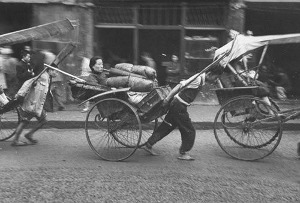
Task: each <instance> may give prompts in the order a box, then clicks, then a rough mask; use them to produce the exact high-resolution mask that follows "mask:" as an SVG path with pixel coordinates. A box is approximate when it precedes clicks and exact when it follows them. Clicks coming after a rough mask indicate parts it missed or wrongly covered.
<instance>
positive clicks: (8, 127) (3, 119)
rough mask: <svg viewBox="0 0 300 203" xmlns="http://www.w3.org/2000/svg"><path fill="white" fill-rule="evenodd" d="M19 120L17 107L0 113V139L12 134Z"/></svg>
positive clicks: (2, 139)
mask: <svg viewBox="0 0 300 203" xmlns="http://www.w3.org/2000/svg"><path fill="white" fill-rule="evenodd" d="M19 122H20V115H19V111H18V109H17V108H14V109H12V110H10V111H7V112H5V113H3V114H1V113H0V141H5V140H8V139H9V138H11V137H12V136H14V134H15V130H16V128H17V126H18V124H19Z"/></svg>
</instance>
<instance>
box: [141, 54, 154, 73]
mask: <svg viewBox="0 0 300 203" xmlns="http://www.w3.org/2000/svg"><path fill="white" fill-rule="evenodd" d="M141 58H142V60H143V61H144V63H145V65H146V66H149V67H151V68H153V69H154V70H156V63H155V61H154V59H153V58H152V56H151V54H150V53H149V52H143V53H142V55H141Z"/></svg>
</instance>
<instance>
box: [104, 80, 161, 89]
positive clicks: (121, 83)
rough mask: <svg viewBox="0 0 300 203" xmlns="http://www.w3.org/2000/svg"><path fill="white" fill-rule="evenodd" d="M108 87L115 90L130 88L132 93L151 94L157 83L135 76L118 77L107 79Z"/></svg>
mask: <svg viewBox="0 0 300 203" xmlns="http://www.w3.org/2000/svg"><path fill="white" fill-rule="evenodd" d="M107 85H108V86H110V87H115V88H122V87H130V91H134V92H149V91H151V90H152V89H153V88H154V87H156V86H157V83H156V82H155V81H153V80H148V79H143V78H139V77H133V76H116V77H110V78H108V79H107Z"/></svg>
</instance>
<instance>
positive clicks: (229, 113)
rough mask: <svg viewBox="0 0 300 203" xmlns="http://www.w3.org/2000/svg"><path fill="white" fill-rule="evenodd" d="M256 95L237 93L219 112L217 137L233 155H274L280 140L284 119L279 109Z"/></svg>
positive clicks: (251, 157)
mask: <svg viewBox="0 0 300 203" xmlns="http://www.w3.org/2000/svg"><path fill="white" fill-rule="evenodd" d="M266 106H267V105H266V104H265V103H264V102H263V101H262V100H260V99H259V98H256V97H253V96H241V97H235V98H233V99H231V100H229V101H228V102H226V103H225V104H224V105H223V106H222V107H221V108H220V109H219V111H218V112H217V114H216V117H215V121H214V134H215V138H216V140H217V142H218V144H219V146H220V147H221V149H222V150H223V151H224V152H225V153H227V154H228V155H230V156H231V157H233V158H236V159H239V160H246V161H254V160H259V159H262V158H264V157H266V156H268V155H270V154H271V153H272V152H273V151H274V150H275V149H276V147H277V146H278V144H279V143H280V140H281V137H282V122H281V118H280V117H279V116H278V113H277V111H276V109H275V108H274V107H273V106H271V108H270V113H269V114H268V115H267V114H266V113H265V112H268V110H267V107H266Z"/></svg>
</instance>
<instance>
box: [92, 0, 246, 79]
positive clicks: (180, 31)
mask: <svg viewBox="0 0 300 203" xmlns="http://www.w3.org/2000/svg"><path fill="white" fill-rule="evenodd" d="M235 2H236V1H234V2H232V1H221V0H213V1H207V0H202V1H201V0H197V1H196V0H189V1H180V0H173V1H170V0H162V1H155V0H154V1H144V0H123V1H122V0H107V1H106V0H102V1H95V2H94V3H95V9H94V17H95V18H94V23H95V32H94V39H95V42H96V47H95V53H97V54H100V55H103V56H104V60H105V62H106V64H107V66H113V65H114V64H116V63H120V62H129V63H133V64H142V60H141V57H140V56H141V53H143V52H148V53H150V54H151V56H152V58H153V59H154V60H155V61H156V64H157V67H158V75H161V76H162V78H159V80H162V81H163V77H164V75H163V68H164V67H162V64H163V63H164V62H165V61H170V60H171V55H172V54H175V55H177V56H178V57H179V59H180V63H181V75H182V77H187V76H189V75H191V74H194V73H196V72H198V71H200V70H202V69H203V68H204V67H205V66H206V65H208V64H209V63H211V61H212V55H211V53H209V52H206V51H205V49H208V48H210V47H211V46H216V47H219V46H221V45H223V44H224V43H225V42H226V40H227V30H228V29H231V28H233V29H238V30H241V29H242V27H243V26H242V25H240V23H243V21H242V20H240V18H238V19H237V18H235V17H234V16H236V13H237V12H236V10H237V9H232V8H231V7H230V5H231V4H230V3H235ZM232 20H233V21H235V22H238V23H239V25H237V24H236V23H234V26H230V25H232V23H230V22H229V21H232ZM159 71H162V74H160V73H159Z"/></svg>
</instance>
